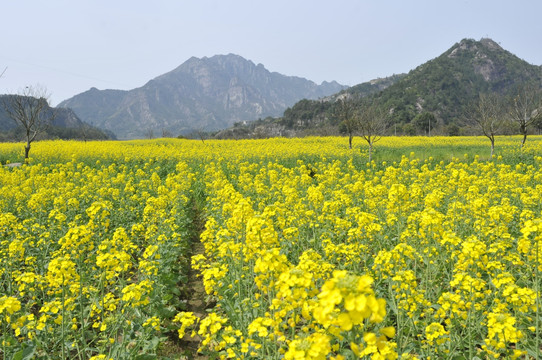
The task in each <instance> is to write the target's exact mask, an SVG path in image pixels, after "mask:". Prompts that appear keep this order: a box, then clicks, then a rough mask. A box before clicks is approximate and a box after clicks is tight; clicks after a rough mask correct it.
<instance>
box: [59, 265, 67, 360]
mask: <svg viewBox="0 0 542 360" xmlns="http://www.w3.org/2000/svg"><path fill="white" fill-rule="evenodd" d="M65 293H66V287H65V282H64V274H62V315H61V316H62V321H61V325H60V329H61V332H62V336H61V337H62V340H61V343H60V348H61V349H62V360H64V359H66V354H65V349H64V343H65V338H64V336H65V335H64V317H65V313H66V309H65V306H64V304H65V302H64V299H65V296H66V295H65Z"/></svg>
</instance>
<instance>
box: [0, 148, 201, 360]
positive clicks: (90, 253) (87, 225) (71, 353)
mask: <svg viewBox="0 0 542 360" xmlns="http://www.w3.org/2000/svg"><path fill="white" fill-rule="evenodd" d="M39 145H43V146H44V147H45V148H46V150H47V151H51V149H53V148H55V147H57V146H59V145H67V144H62V143H58V142H53V143H43V144H42V143H39ZM74 145H76V146H83V145H82V144H77V143H74ZM89 145H90V143H89ZM96 145H98V144H95V146H96ZM38 149H39V146H36V150H37V151H36V153H38V152H39V151H38ZM88 150H90V149H87V150H85V151H88ZM61 153H65V151H62V152H61ZM47 156H48V157H47V158H46V159H44V160H43V161H42V162H36V163H32V161H31V163H30V164H29V165H24V166H22V167H20V168H13V169H7V168H4V167H0V187H1V189H2V194H1V196H0V269H1V270H0V334H1V335H0V341H1V342H2V344H3V345H2V346H0V349H1V350H0V358H6V359H7V358H12V357H15V358H17V357H20V354H21V353H22V351H23V350H22V349H28V350H25V354H26V353H28V352H29V351H30V349H31V350H32V351H33V352H34V353H35V354H36V356H38V354H41V355H40V356H42V355H43V356H44V354H48V355H47V356H48V357H50V358H59V359H60V358H95V359H111V358H115V359H132V358H134V356H135V355H137V354H138V353H141V352H142V351H145V352H149V351H150V352H151V353H152V352H156V350H157V347H158V344H159V339H160V338H161V337H162V336H163V335H162V333H163V331H164V330H167V329H166V324H167V323H168V322H169V321H170V319H171V318H172V317H173V315H174V313H175V309H177V308H179V309H180V308H182V306H183V304H182V299H179V298H178V296H177V295H178V293H179V290H178V286H181V285H182V279H183V278H185V277H186V273H187V270H188V269H187V266H186V265H187V263H188V261H189V252H188V251H189V243H188V239H186V237H185V236H183V234H185V233H186V226H187V224H189V223H188V217H187V216H186V215H185V213H186V212H187V211H188V209H189V204H188V199H189V194H190V189H191V186H192V183H193V180H192V175H191V174H190V173H189V172H188V170H187V169H188V165H187V164H185V163H183V162H177V161H175V162H172V163H171V164H170V165H169V166H170V168H169V169H168V170H167V171H163V170H162V168H161V167H162V166H164V164H162V163H160V162H157V161H155V160H154V159H153V158H152V157H149V158H141V160H142V161H140V162H132V163H124V161H123V160H122V161H121V162H116V161H113V160H111V159H107V158H106V157H104V158H102V159H93V158H92V157H91V156H89V157H88V158H84V156H83V154H79V155H75V154H74V155H73V159H70V160H68V161H61V162H57V161H55V160H54V158H53V157H52V156H53V155H52V153H51V154H49V155H47ZM98 156H99V155H98ZM78 157H79V158H80V159H81V160H80V161H78V160H76V158H78ZM168 307H169V308H171V310H169V311H167V312H166V311H164V310H163V309H164V308H168ZM90 344H92V345H90ZM143 349H145V350H143ZM17 354H19V355H17Z"/></svg>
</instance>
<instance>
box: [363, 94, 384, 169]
mask: <svg viewBox="0 0 542 360" xmlns="http://www.w3.org/2000/svg"><path fill="white" fill-rule="evenodd" d="M389 114H390V112H389V111H388V110H386V109H385V108H383V107H382V106H380V104H379V103H378V102H376V101H373V102H371V103H369V102H365V104H363V105H362V106H361V107H360V108H359V110H358V121H357V129H358V131H359V132H360V134H361V137H363V138H364V139H365V141H367V144H368V145H369V162H371V160H372V155H373V146H374V143H375V142H377V141H378V140H380V138H381V137H382V135H384V132H385V131H386V130H387V128H388V124H389Z"/></svg>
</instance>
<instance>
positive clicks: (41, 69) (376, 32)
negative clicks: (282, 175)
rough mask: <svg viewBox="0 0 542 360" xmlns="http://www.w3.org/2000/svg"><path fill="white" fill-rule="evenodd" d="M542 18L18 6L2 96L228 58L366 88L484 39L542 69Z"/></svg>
mask: <svg viewBox="0 0 542 360" xmlns="http://www.w3.org/2000/svg"><path fill="white" fill-rule="evenodd" d="M541 14H542V1H540V0H515V1H511V0H508V1H503V0H478V1H477V0H465V1H463V0H445V1H441V0H411V1H409V0H327V1H324V0H273V1H259V0H152V1H151V0H146V1H143V0H130V1H127V0H92V1H91V0H46V1H44V0H9V1H3V2H2V5H1V6H0V73H1V72H2V71H3V70H4V69H5V68H6V67H7V70H6V71H5V73H4V75H3V76H2V78H0V93H15V92H18V91H20V90H21V89H23V88H24V87H25V86H29V85H41V86H44V87H46V88H47V89H48V91H49V92H50V93H51V100H52V103H53V104H57V103H58V102H60V101H62V100H65V99H67V98H70V97H72V96H74V95H76V94H79V93H81V92H83V91H86V90H88V89H89V88H91V87H97V88H98V89H133V88H136V87H140V86H142V85H144V84H145V83H146V82H147V81H149V80H151V79H152V78H155V77H157V76H159V75H161V74H163V73H166V72H168V71H170V70H173V69H174V68H176V67H177V66H179V65H180V64H182V63H183V62H184V61H186V60H188V59H189V58H190V57H192V56H196V57H203V56H208V57H210V56H213V55H216V54H228V53H234V54H237V55H241V56H243V57H244V58H246V59H248V60H251V61H253V62H254V63H255V64H258V63H261V64H263V65H264V66H265V67H266V68H267V69H268V70H270V71H276V72H279V73H282V74H284V75H292V76H301V77H304V78H307V79H309V80H312V81H314V82H317V83H320V82H322V81H324V80H327V81H331V80H336V81H338V82H340V83H342V84H345V85H356V84H359V83H362V82H365V81H369V80H372V79H374V78H377V77H384V76H389V75H392V74H397V73H402V72H408V71H409V70H412V69H413V68H415V67H417V66H418V65H421V64H422V63H424V62H426V61H428V60H430V59H433V58H435V57H437V56H438V55H440V54H441V53H442V52H444V51H446V50H447V49H449V48H450V47H451V46H453V45H454V44H455V43H456V42H459V41H460V40H461V39H463V38H473V39H476V40H479V39H480V38H482V37H490V38H492V39H493V40H495V41H496V42H498V43H500V44H501V46H502V47H503V48H505V49H506V50H509V51H510V52H512V53H514V54H516V55H517V56H519V57H520V58H522V59H524V60H526V61H528V62H529V63H531V64H535V65H542V21H541V19H540V17H541Z"/></svg>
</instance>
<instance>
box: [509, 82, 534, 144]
mask: <svg viewBox="0 0 542 360" xmlns="http://www.w3.org/2000/svg"><path fill="white" fill-rule="evenodd" d="M510 117H511V119H512V121H514V122H515V123H516V124H518V126H519V132H520V134H521V135H523V139H522V140H521V148H523V145H525V141H526V140H527V133H528V131H529V128H530V127H531V126H532V125H533V124H534V123H535V122H537V121H539V120H540V119H542V91H541V90H540V88H539V87H534V86H532V85H524V86H521V87H520V88H519V89H518V94H517V95H516V96H515V97H514V98H513V101H512V107H511V110H510Z"/></svg>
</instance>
